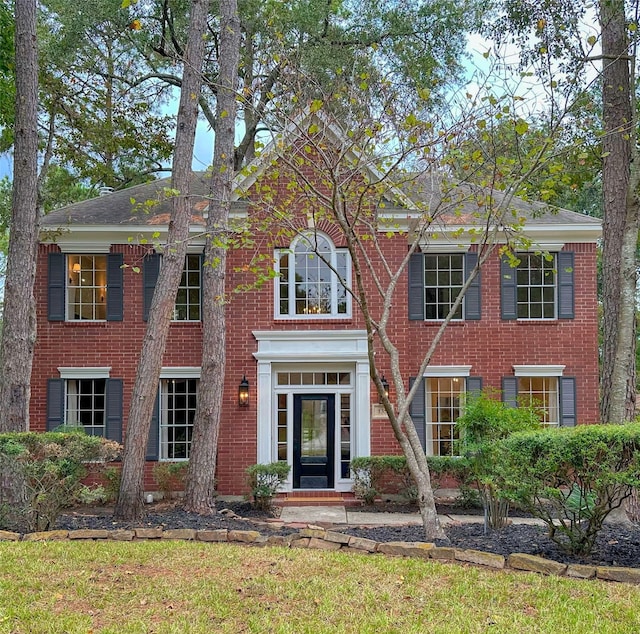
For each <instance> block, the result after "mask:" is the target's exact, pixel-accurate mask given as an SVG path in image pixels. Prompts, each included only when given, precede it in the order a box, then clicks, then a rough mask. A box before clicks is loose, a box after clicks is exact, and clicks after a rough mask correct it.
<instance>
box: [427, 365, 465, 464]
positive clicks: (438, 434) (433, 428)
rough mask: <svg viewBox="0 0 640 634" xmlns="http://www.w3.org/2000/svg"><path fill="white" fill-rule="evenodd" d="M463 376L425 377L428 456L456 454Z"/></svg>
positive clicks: (463, 384)
mask: <svg viewBox="0 0 640 634" xmlns="http://www.w3.org/2000/svg"><path fill="white" fill-rule="evenodd" d="M464 386H465V379H464V377H433V378H427V379H426V388H427V412H426V413H427V427H426V432H427V439H426V446H427V455H432V456H454V455H457V451H456V449H457V447H456V445H457V443H456V441H457V440H458V437H459V435H458V428H457V426H456V421H457V420H458V418H459V417H460V414H461V411H460V396H461V395H462V394H463V392H464Z"/></svg>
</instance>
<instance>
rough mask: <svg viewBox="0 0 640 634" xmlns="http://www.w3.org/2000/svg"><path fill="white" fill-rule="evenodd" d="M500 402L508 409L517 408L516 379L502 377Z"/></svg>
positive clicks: (514, 377) (513, 377)
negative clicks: (507, 406)
mask: <svg viewBox="0 0 640 634" xmlns="http://www.w3.org/2000/svg"><path fill="white" fill-rule="evenodd" d="M502 402H503V403H506V404H507V405H509V406H510V407H518V377H516V376H503V377H502Z"/></svg>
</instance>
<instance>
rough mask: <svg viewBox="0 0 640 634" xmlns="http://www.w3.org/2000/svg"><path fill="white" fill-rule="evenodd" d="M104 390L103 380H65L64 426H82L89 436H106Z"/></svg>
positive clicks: (104, 380)
mask: <svg viewBox="0 0 640 634" xmlns="http://www.w3.org/2000/svg"><path fill="white" fill-rule="evenodd" d="M106 388H107V379H105V378H83V379H66V380H65V413H64V423H65V425H70V426H73V427H76V426H77V427H80V426H82V427H83V429H84V431H85V432H86V433H87V434H89V435H90V436H106V415H105V397H106Z"/></svg>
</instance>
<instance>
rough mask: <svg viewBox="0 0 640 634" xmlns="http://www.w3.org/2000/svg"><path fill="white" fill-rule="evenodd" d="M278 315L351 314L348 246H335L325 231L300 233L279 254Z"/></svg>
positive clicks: (343, 315) (332, 315) (346, 315)
mask: <svg viewBox="0 0 640 634" xmlns="http://www.w3.org/2000/svg"><path fill="white" fill-rule="evenodd" d="M276 261H277V265H276V267H277V272H278V281H277V284H276V295H277V297H276V307H277V308H276V311H277V315H278V316H279V317H318V316H326V317H348V316H349V314H350V310H351V302H350V297H349V294H348V293H347V290H346V288H345V284H346V285H349V284H350V275H351V269H350V266H349V257H348V253H347V251H346V249H336V248H335V247H334V246H333V244H332V243H331V241H330V240H329V239H328V238H327V237H325V236H322V235H318V234H316V233H314V234H308V235H304V236H300V237H299V238H297V239H296V240H295V241H294V243H293V244H292V246H291V248H290V249H286V250H285V249H281V250H279V251H278V252H277V254H276Z"/></svg>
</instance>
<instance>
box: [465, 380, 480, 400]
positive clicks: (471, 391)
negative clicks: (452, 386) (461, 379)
mask: <svg viewBox="0 0 640 634" xmlns="http://www.w3.org/2000/svg"><path fill="white" fill-rule="evenodd" d="M465 389H466V391H467V394H468V395H469V396H480V393H481V392H482V377H481V376H468V377H467V379H466V383H465Z"/></svg>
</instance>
